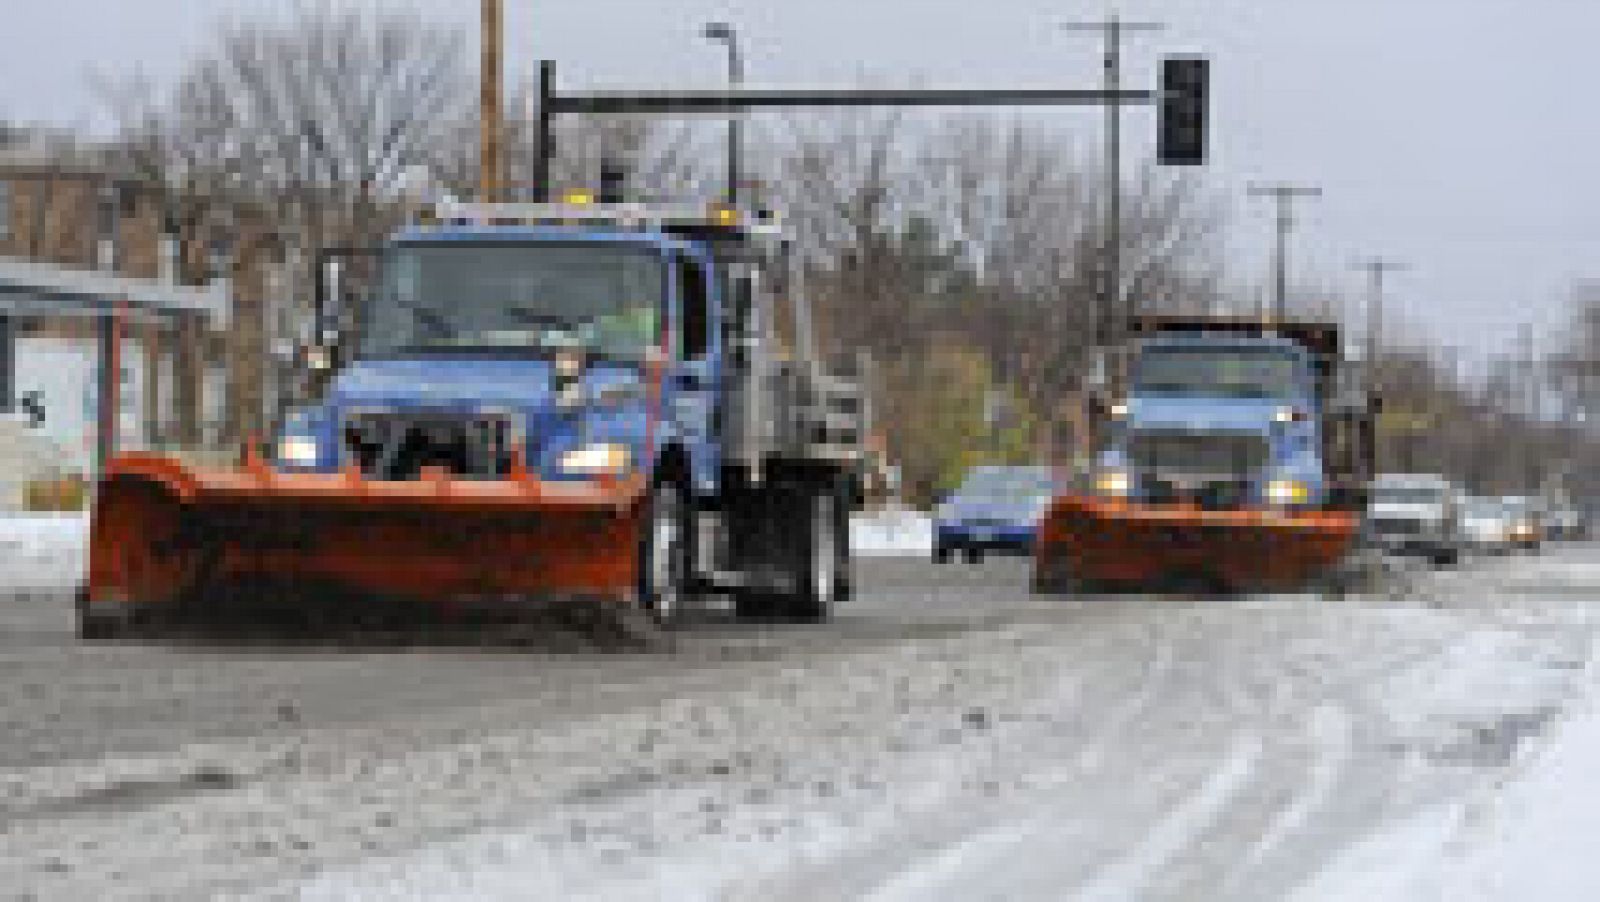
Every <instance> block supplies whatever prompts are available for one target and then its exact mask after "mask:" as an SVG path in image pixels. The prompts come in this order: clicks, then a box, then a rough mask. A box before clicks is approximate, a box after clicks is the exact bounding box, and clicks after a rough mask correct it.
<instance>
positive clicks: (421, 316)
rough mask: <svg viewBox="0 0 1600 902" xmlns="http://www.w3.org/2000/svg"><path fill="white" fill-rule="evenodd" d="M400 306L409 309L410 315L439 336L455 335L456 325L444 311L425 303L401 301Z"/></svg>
mask: <svg viewBox="0 0 1600 902" xmlns="http://www.w3.org/2000/svg"><path fill="white" fill-rule="evenodd" d="M400 306H402V307H405V308H406V309H407V310H410V311H411V315H412V317H414V318H415V319H416V320H417V321H419V322H421V323H422V324H423V325H425V326H427V327H428V328H429V329H431V330H433V332H434V333H435V334H436V335H438V336H439V337H440V338H454V337H456V327H455V325H454V324H452V323H451V322H450V319H449V317H447V316H445V315H444V313H442V312H440V311H438V310H435V309H433V308H432V307H429V306H427V305H426V304H411V303H405V302H401V305H400Z"/></svg>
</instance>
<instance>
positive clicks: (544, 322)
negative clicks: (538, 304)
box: [506, 307, 584, 332]
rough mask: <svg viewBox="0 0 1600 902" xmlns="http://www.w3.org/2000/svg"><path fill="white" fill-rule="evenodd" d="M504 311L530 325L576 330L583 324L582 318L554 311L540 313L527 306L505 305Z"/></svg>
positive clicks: (569, 330)
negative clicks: (562, 314)
mask: <svg viewBox="0 0 1600 902" xmlns="http://www.w3.org/2000/svg"><path fill="white" fill-rule="evenodd" d="M506 313H508V314H510V316H511V318H512V319H515V320H517V321H518V322H521V323H526V324H528V325H530V326H554V327H556V328H558V329H565V330H566V331H568V332H576V331H578V328H579V327H580V326H582V325H583V324H584V321H583V320H578V319H573V318H571V317H567V316H561V315H560V314H556V313H542V312H540V311H538V310H530V309H529V308H527V307H507V308H506Z"/></svg>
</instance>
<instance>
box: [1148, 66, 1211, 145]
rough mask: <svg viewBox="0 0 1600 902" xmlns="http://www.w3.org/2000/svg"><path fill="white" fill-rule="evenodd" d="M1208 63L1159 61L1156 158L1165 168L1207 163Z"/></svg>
mask: <svg viewBox="0 0 1600 902" xmlns="http://www.w3.org/2000/svg"><path fill="white" fill-rule="evenodd" d="M1209 64H1210V61H1209V60H1206V59H1203V58H1201V57H1192V56H1189V57H1168V58H1167V59H1164V60H1162V61H1161V121H1160V126H1159V130H1158V132H1157V139H1156V157H1157V158H1158V159H1159V160H1160V161H1161V163H1162V164H1164V165H1167V166H1198V165H1200V164H1202V163H1204V162H1205V161H1206V104H1207V100H1206V81H1207V76H1208V69H1209Z"/></svg>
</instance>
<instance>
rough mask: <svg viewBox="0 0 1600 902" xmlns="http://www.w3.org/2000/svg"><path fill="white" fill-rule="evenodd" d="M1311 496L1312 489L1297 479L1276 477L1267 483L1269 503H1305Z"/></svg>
mask: <svg viewBox="0 0 1600 902" xmlns="http://www.w3.org/2000/svg"><path fill="white" fill-rule="evenodd" d="M1310 498H1311V490H1310V489H1309V488H1307V487H1306V484H1305V483H1303V482H1301V481H1299V480H1297V479H1274V480H1272V481H1271V482H1269V483H1267V502H1268V503H1269V504H1305V503H1306V501H1307V500H1309V499H1310Z"/></svg>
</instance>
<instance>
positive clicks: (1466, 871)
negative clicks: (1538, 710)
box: [1294, 663, 1600, 902]
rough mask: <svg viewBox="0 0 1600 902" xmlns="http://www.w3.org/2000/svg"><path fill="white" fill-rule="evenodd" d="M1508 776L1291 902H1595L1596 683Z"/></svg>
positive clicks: (1362, 854) (1599, 874) (1598, 864)
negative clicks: (1350, 901) (1359, 901)
mask: <svg viewBox="0 0 1600 902" xmlns="http://www.w3.org/2000/svg"><path fill="white" fill-rule="evenodd" d="M1589 676H1590V679H1589V680H1588V681H1587V683H1588V685H1587V687H1586V692H1585V695H1584V697H1583V700H1582V701H1580V702H1578V703H1576V704H1575V707H1574V710H1573V712H1572V713H1571V715H1570V716H1569V717H1567V718H1565V719H1563V720H1562V722H1561V723H1559V724H1556V725H1553V726H1552V729H1551V734H1552V735H1550V736H1549V737H1547V739H1546V741H1545V742H1543V743H1531V744H1530V747H1529V748H1527V749H1526V750H1525V751H1524V753H1523V754H1522V755H1521V756H1520V757H1519V758H1518V760H1516V761H1515V762H1514V763H1513V765H1512V767H1511V768H1510V769H1509V770H1507V771H1505V772H1496V773H1493V774H1491V775H1487V776H1486V779H1485V780H1484V781H1483V782H1482V783H1481V784H1480V785H1479V786H1477V787H1476V789H1475V790H1474V791H1471V792H1468V793H1467V794H1465V795H1464V796H1463V797H1460V798H1453V799H1450V800H1448V801H1445V802H1441V803H1439V804H1437V805H1434V806H1432V807H1429V808H1427V809H1425V810H1423V811H1421V812H1419V813H1417V814H1415V815H1413V816H1411V817H1408V818H1405V819H1403V820H1401V821H1399V822H1398V823H1395V824H1393V825H1391V826H1390V827H1389V828H1387V829H1385V830H1382V831H1379V832H1378V833H1377V834H1375V835H1374V836H1372V837H1371V838H1369V839H1366V840H1364V841H1362V842H1360V843H1358V844H1356V845H1354V846H1352V847H1351V848H1350V849H1348V850H1346V851H1345V852H1344V853H1343V854H1342V855H1340V856H1338V857H1337V858H1335V859H1334V860H1333V861H1332V862H1331V863H1330V865H1329V867H1328V868H1326V869H1325V870H1324V871H1323V872H1322V873H1321V874H1319V875H1318V876H1317V877H1316V879H1314V880H1312V881H1310V882H1309V883H1308V884H1307V885H1306V886H1305V887H1303V888H1302V890H1301V891H1300V892H1299V893H1297V894H1296V896H1295V897H1294V902H1341V900H1347V899H1363V900H1371V902H1388V900H1393V902H1424V900H1427V902H1432V900H1440V902H1444V900H1450V902H1502V900H1507V902H1509V900H1521V899H1529V900H1539V902H1591V900H1594V899H1600V854H1597V850H1600V710H1597V701H1600V682H1597V680H1596V679H1595V676H1596V674H1595V672H1594V668H1593V665H1592V663H1591V668H1590V674H1589Z"/></svg>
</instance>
